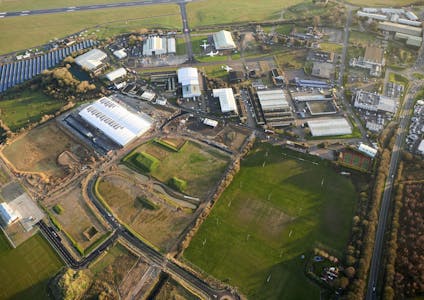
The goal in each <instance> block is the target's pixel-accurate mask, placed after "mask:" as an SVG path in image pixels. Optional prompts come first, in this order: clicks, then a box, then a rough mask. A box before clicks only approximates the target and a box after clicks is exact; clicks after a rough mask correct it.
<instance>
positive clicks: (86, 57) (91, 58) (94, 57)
mask: <svg viewBox="0 0 424 300" xmlns="http://www.w3.org/2000/svg"><path fill="white" fill-rule="evenodd" d="M106 57H107V55H106V53H104V52H103V51H101V50H99V49H92V50H90V51H88V52H87V53H84V54H82V55H80V56H78V57H77V58H75V62H76V63H77V64H78V65H79V66H81V67H82V68H85V69H88V70H90V71H91V70H94V69H96V68H98V67H99V66H101V65H102V64H103V60H104V59H105V58H106Z"/></svg>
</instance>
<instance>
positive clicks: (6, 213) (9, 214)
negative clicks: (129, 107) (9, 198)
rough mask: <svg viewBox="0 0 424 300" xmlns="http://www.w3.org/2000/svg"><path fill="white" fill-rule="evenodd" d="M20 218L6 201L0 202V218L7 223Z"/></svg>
mask: <svg viewBox="0 0 424 300" xmlns="http://www.w3.org/2000/svg"><path fill="white" fill-rule="evenodd" d="M19 218H20V216H19V214H18V213H17V212H16V211H14V210H13V209H12V208H10V207H9V205H8V204H7V203H6V202H2V203H0V219H1V220H2V221H3V222H4V224H6V225H10V224H12V223H14V222H16V221H18V220H19Z"/></svg>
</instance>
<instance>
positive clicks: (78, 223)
mask: <svg viewBox="0 0 424 300" xmlns="http://www.w3.org/2000/svg"><path fill="white" fill-rule="evenodd" d="M80 184H81V183H80V182H77V183H75V184H73V185H72V186H70V187H69V188H68V189H67V190H65V191H62V192H61V193H60V195H57V196H53V197H52V198H49V199H46V200H44V202H43V205H44V206H45V207H46V208H47V209H48V211H49V213H50V214H51V215H53V216H54V218H55V219H56V220H58V222H59V223H60V225H61V227H62V230H63V231H65V232H67V234H69V235H70V236H71V237H72V238H73V240H74V241H75V242H76V243H77V244H78V245H79V246H80V247H81V249H87V247H89V246H90V245H91V244H93V243H95V242H96V240H98V239H100V238H101V237H102V236H104V235H105V234H106V233H107V228H106V227H105V225H104V224H103V223H101V222H100V221H99V219H98V218H97V216H96V215H95V212H94V210H95V208H94V207H93V206H90V205H89V204H88V203H87V202H86V201H85V200H84V198H83V196H82V190H81V185H80ZM58 208H59V209H58ZM96 213H97V212H96Z"/></svg>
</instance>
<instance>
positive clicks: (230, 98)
mask: <svg viewBox="0 0 424 300" xmlns="http://www.w3.org/2000/svg"><path fill="white" fill-rule="evenodd" d="M213 96H214V97H215V98H219V104H220V105H221V111H222V112H223V113H226V112H231V111H233V112H235V113H237V104H236V100H235V99H234V94H233V89H232V88H226V89H214V90H213Z"/></svg>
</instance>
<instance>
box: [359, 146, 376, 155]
mask: <svg viewBox="0 0 424 300" xmlns="http://www.w3.org/2000/svg"><path fill="white" fill-rule="evenodd" d="M358 150H359V151H361V152H362V153H364V154H366V155H368V156H369V157H371V158H374V157H375V156H376V155H377V149H374V148H373V147H370V146H368V145H365V144H364V143H360V144H359V147H358Z"/></svg>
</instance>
